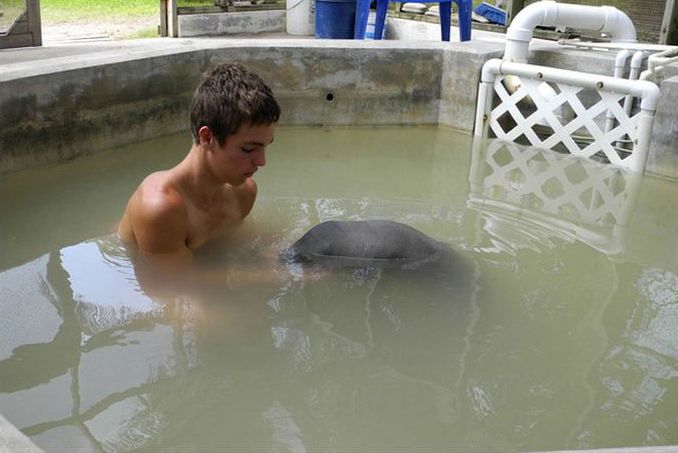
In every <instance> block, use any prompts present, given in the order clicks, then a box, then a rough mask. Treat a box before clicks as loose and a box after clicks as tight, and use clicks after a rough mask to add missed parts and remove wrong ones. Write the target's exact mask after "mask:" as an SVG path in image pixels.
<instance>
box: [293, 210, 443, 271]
mask: <svg viewBox="0 0 678 453" xmlns="http://www.w3.org/2000/svg"><path fill="white" fill-rule="evenodd" d="M451 254H453V251H452V249H451V248H450V247H448V246H447V245H446V244H444V243H442V242H439V241H436V240H435V239H433V238H431V237H429V236H427V235H426V234H424V233H422V232H421V231H419V230H417V229H415V228H412V227H411V226H408V225H405V224H402V223H398V222H393V221H390V220H362V221H338V220H331V221H327V222H323V223H320V224H318V225H316V226H315V227H313V228H311V229H310V230H309V231H308V232H307V233H306V234H304V235H303V236H302V237H301V238H300V239H299V240H298V241H296V242H295V243H294V244H293V245H292V246H291V247H290V248H289V249H288V250H287V251H286V252H285V253H284V257H285V258H286V259H287V260H289V261H292V262H300V263H309V264H317V265H327V266H333V267H384V268H403V269H414V268H418V267H421V266H423V265H426V264H430V263H434V262H437V261H439V260H440V259H441V258H443V257H449V256H450V255H451Z"/></svg>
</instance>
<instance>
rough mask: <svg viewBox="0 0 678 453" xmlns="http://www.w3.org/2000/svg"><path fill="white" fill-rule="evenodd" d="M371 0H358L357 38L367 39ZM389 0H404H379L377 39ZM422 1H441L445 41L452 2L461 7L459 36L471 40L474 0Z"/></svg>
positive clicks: (447, 37)
mask: <svg viewBox="0 0 678 453" xmlns="http://www.w3.org/2000/svg"><path fill="white" fill-rule="evenodd" d="M370 1H371V0H357V7H356V17H355V34H354V36H355V39H365V29H366V28H367V16H368V14H369V12H370ZM389 1H402V0H377V20H376V23H375V26H374V36H375V39H380V38H381V36H382V35H383V32H384V22H385V21H386V10H387V8H388V2H389ZM417 1H418V2H420V3H439V4H440V34H441V35H442V39H443V41H449V40H450V27H451V26H452V24H451V15H452V2H455V3H456V4H457V6H458V7H459V38H460V41H470V40H471V11H472V9H473V3H472V0H439V1H438V0H424V1H422V0H417ZM316 14H317V13H316Z"/></svg>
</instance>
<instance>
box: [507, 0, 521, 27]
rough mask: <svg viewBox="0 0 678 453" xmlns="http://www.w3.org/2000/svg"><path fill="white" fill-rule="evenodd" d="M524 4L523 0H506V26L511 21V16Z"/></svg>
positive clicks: (514, 15)
mask: <svg viewBox="0 0 678 453" xmlns="http://www.w3.org/2000/svg"><path fill="white" fill-rule="evenodd" d="M524 6H525V0H508V2H507V4H506V26H507V27H508V26H509V25H511V22H513V18H514V17H516V15H517V14H518V13H519V12H520V10H521V9H523V7H524Z"/></svg>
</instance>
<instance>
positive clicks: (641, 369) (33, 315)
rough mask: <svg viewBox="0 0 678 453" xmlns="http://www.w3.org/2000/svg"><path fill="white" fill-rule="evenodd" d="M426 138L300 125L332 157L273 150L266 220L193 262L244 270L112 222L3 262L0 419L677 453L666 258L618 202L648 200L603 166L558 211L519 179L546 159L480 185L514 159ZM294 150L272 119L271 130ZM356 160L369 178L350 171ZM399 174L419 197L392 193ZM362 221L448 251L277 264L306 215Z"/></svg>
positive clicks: (658, 220) (249, 444) (50, 438)
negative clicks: (418, 258)
mask: <svg viewBox="0 0 678 453" xmlns="http://www.w3.org/2000/svg"><path fill="white" fill-rule="evenodd" d="M433 131H435V132H436V135H435V137H434V138H431V137H430V136H427V135H425V134H426V133H431V130H429V131H428V132H426V130H424V131H423V132H420V133H421V134H422V137H423V138H422V140H421V141H422V142H426V140H429V142H427V143H429V144H430V146H431V148H432V149H437V150H441V152H440V153H437V152H436V153H433V156H428V157H422V158H421V159H402V156H403V153H405V154H407V153H408V152H409V149H406V150H405V151H401V150H399V149H398V148H394V149H390V153H391V154H390V155H392V156H395V157H394V160H393V161H389V160H388V159H387V158H386V157H385V154H386V150H385V149H379V148H376V149H372V147H373V146H374V143H380V142H382V141H385V142H387V140H386V139H385V138H384V137H381V138H382V139H383V140H381V139H380V140H375V139H374V135H370V134H365V137H364V138H363V140H365V142H364V143H365V145H364V146H363V145H361V144H362V143H363V142H361V140H360V139H359V137H360V134H356V133H355V132H354V131H352V130H347V131H346V132H345V133H344V132H341V131H337V132H332V133H328V132H326V131H318V130H313V129H311V130H308V131H304V132H305V134H306V135H305V137H306V140H308V141H309V142H310V143H311V145H309V146H312V144H313V143H316V142H315V141H317V143H316V145H317V149H323V148H322V147H321V146H320V145H325V147H326V148H327V151H326V152H325V153H322V154H319V155H317V156H315V155H314V157H313V158H309V157H308V155H306V154H304V153H302V152H299V153H298V154H296V155H295V153H294V150H293V149H291V148H286V149H285V152H283V153H280V155H279V156H281V157H277V159H280V161H279V162H276V154H275V153H271V159H270V161H269V164H270V167H271V171H272V173H264V176H262V178H265V177H268V178H269V179H268V180H266V179H264V180H263V181H261V183H260V185H261V187H262V192H261V198H260V200H259V201H258V203H257V206H256V209H255V212H254V217H255V218H254V220H255V221H256V223H257V224H258V225H260V229H258V230H255V231H253V232H251V233H250V234H248V235H245V236H243V237H242V238H240V239H239V240H238V241H235V242H233V241H230V242H224V243H219V244H215V245H214V246H213V247H212V248H211V249H208V250H206V251H204V252H203V253H200V254H198V255H197V257H196V261H197V262H196V266H197V267H198V268H200V269H201V270H203V271H205V272H211V271H217V270H219V269H224V268H226V269H236V268H237V269H242V270H243V272H242V273H241V274H239V275H242V276H243V279H242V281H238V279H236V280H235V281H234V279H232V278H231V280H230V281H226V282H224V281H220V280H213V281H211V283H206V284H202V283H201V284H199V285H198V284H187V283H186V282H178V281H171V280H168V279H167V278H164V277H163V276H162V275H158V274H157V272H153V271H152V270H150V271H149V269H148V268H147V267H146V266H144V264H143V261H141V260H139V259H137V258H136V257H135V256H134V253H132V252H131V251H129V250H127V249H126V248H125V247H124V246H122V244H120V243H119V241H118V240H117V238H116V237H114V236H108V235H104V236H100V237H97V238H95V239H90V240H85V241H81V242H79V243H77V244H75V245H63V246H61V247H59V248H57V249H55V250H54V251H51V252H49V253H46V254H43V255H41V256H38V257H35V258H32V259H30V260H28V261H27V262H24V263H23V264H20V265H17V266H14V267H11V268H8V269H5V270H4V271H2V272H0V303H1V305H0V307H1V309H2V316H1V317H0V329H1V330H0V335H1V336H2V341H0V408H1V410H2V412H3V414H4V415H5V416H6V417H7V418H8V419H9V420H10V421H11V422H12V423H14V424H15V425H17V426H18V427H19V428H20V429H22V430H23V431H24V432H25V433H26V434H27V435H29V436H30V437H31V438H32V439H33V440H34V441H35V442H36V443H38V444H39V445H40V446H42V447H43V448H45V449H46V450H47V451H75V450H76V449H77V448H80V449H82V450H85V451H106V452H125V451H158V450H163V451H196V450H199V449H205V450H206V451H216V450H223V449H224V448H232V449H243V450H255V449H256V450H262V451H294V452H303V451H309V452H310V451H346V450H350V449H354V450H356V451H366V450H377V449H378V450H386V451H390V450H394V449H396V448H398V449H407V450H415V449H418V450H431V451H447V450H450V449H454V448H458V449H460V450H463V451H530V450H532V451H534V450H545V449H563V448H585V447H610V446H620V445H626V446H629V445H665V444H672V443H673V444H675V443H678V438H677V437H676V433H678V413H676V411H675V407H678V336H677V335H676V329H675V328H674V326H675V325H676V322H678V265H675V264H671V263H668V264H667V262H666V261H664V262H660V261H659V260H658V259H656V255H653V254H650V253H648V252H647V251H648V250H650V248H649V247H643V245H644V244H643V243H638V242H637V241H638V238H639V237H640V238H642V237H643V235H648V236H652V239H653V240H657V237H656V236H657V234H654V235H649V234H648V233H647V231H648V228H649V227H648V226H647V224H646V223H643V224H641V227H640V228H639V227H638V226H637V224H635V223H634V217H631V216H630V215H629V213H630V212H634V211H635V212H637V211H638V209H643V208H644V207H643V206H642V204H641V203H638V204H636V205H635V207H634V208H628V207H626V206H628V204H627V203H630V204H631V205H633V203H634V201H635V199H636V197H638V198H639V199H642V193H641V195H638V194H637V193H634V191H638V190H639V189H638V186H637V185H635V183H633V182H631V183H629V182H625V183H623V184H619V183H616V182H615V183H613V184H616V185H615V187H616V188H617V189H619V188H621V190H617V189H614V190H612V193H614V194H615V195H614V196H608V195H603V192H604V189H605V187H607V185H608V183H610V182H611V181H613V180H614V179H615V178H616V176H614V175H613V174H612V173H610V174H607V173H600V172H598V171H597V172H594V173H593V175H592V176H591V178H593V179H595V178H598V177H601V178H602V179H596V181H597V182H595V184H593V183H591V184H592V185H590V187H595V188H596V190H597V191H599V192H600V193H601V195H600V198H599V199H598V201H596V202H595V203H588V204H586V203H584V202H581V205H580V204H577V202H576V201H572V200H570V202H571V203H572V205H573V206H578V207H581V206H586V207H587V208H591V209H592V210H593V211H595V212H597V213H598V214H600V215H598V214H595V215H594V214H591V213H590V212H588V213H587V212H582V213H579V212H575V211H574V210H568V209H565V210H558V209H555V210H553V209H550V208H547V207H548V206H551V202H550V201H548V200H545V201H544V202H542V203H540V202H538V201H536V199H535V198H534V197H533V196H529V193H532V192H530V191H528V190H527V187H528V185H529V184H528V182H529V178H530V177H532V176H535V177H537V176H538V177H541V178H542V183H541V184H532V185H531V186H530V187H532V188H533V189H534V188H535V187H537V188H538V189H539V191H541V192H538V193H542V194H546V193H550V194H553V193H556V192H557V191H556V192H552V190H554V189H553V188H552V187H550V186H549V184H551V183H549V184H547V186H548V187H545V186H544V182H545V181H548V180H553V179H552V178H547V177H546V176H545V175H546V174H547V172H548V168H542V169H537V170H535V171H534V175H533V174H532V173H530V172H528V171H526V170H525V171H523V172H522V176H520V175H519V174H518V173H516V172H512V173H511V172H510V171H507V172H506V173H511V174H510V175H504V177H503V179H502V178H494V179H491V180H490V181H491V183H490V182H488V180H487V179H486V178H485V176H487V175H488V174H493V173H496V171H495V172H492V171H490V170H491V169H492V165H493V164H492V163H491V162H495V163H496V162H497V161H499V162H502V163H503V164H498V163H497V164H496V165H500V166H501V167H506V165H512V164H510V162H511V159H513V160H518V161H520V160H521V159H523V158H524V157H525V156H523V155H521V154H513V153H511V151H507V152H503V151H502V152H500V155H501V157H497V155H496V153H494V152H493V151H492V150H491V149H490V150H489V154H488V155H490V156H492V155H494V156H495V157H490V158H486V157H483V158H480V157H479V155H475V156H474V157H473V162H474V164H473V165H472V166H470V167H469V166H467V165H466V164H464V163H459V160H460V158H459V156H454V155H451V153H449V152H448V149H449V148H450V147H451V146H452V145H455V146H461V145H460V144H459V143H463V140H461V139H458V138H450V136H448V135H446V134H447V133H443V132H441V131H440V130H435V129H433ZM389 133H390V134H394V132H393V131H392V130H391V131H389ZM372 134H376V132H372ZM404 134H405V135H407V136H409V135H411V134H412V131H411V130H410V131H405V132H404ZM347 137H350V138H351V139H356V137H358V139H356V140H357V145H356V147H357V148H358V149H359V152H356V153H355V155H352V154H350V152H349V153H348V154H349V155H347V151H346V149H345V147H343V146H337V147H336V149H335V148H332V147H331V146H328V145H327V143H334V142H335V141H337V140H339V139H342V138H343V139H347ZM403 137H404V136H403ZM403 137H400V138H398V140H404V138H403ZM368 139H369V140H368ZM286 140H289V139H286V136H285V131H284V129H283V131H281V136H280V137H277V138H276V143H279V142H280V143H283V145H284V143H285V142H286ZM339 141H341V140H339ZM396 141H397V140H396ZM388 146H395V145H394V143H393V142H391V143H390V144H389V145H388ZM288 150H289V152H288ZM513 151H514V153H516V152H517V151H515V150H513ZM135 152H139V151H138V150H135ZM417 152H418V153H420V154H421V153H424V152H425V151H422V150H418V151H417ZM484 152H485V151H484ZM285 153H287V154H285ZM371 153H373V154H374V155H375V156H376V155H379V156H380V157H379V159H377V158H376V157H374V162H375V163H376V162H382V160H381V159H383V160H385V163H384V164H383V165H381V166H382V167H384V170H383V172H382V171H381V170H376V169H378V168H381V167H379V166H377V165H376V164H375V165H373V166H369V168H366V169H364V170H363V169H362V167H360V166H359V165H358V164H357V163H358V162H372V160H371V159H372V157H373V154H371ZM501 153H503V154H501ZM507 153H508V154H507ZM529 153H530V154H529V156H531V157H530V158H529V159H527V161H528V163H524V165H523V164H521V165H522V167H521V168H525V167H531V168H533V169H536V167H539V165H541V164H540V162H550V163H552V165H553V166H556V167H557V168H560V170H559V172H561V173H557V174H558V175H560V177H562V175H563V173H562V172H564V173H568V170H567V168H569V165H566V164H565V163H564V162H561V159H562V156H559V155H556V156H553V155H551V154H549V155H543V156H540V157H536V156H538V153H536V152H534V150H529ZM283 155H284V157H283ZM483 159H484V160H483ZM488 159H489V160H488ZM152 160H153V159H149V161H152ZM535 161H536V162H537V163H534V162H535ZM283 162H285V163H283ZM302 162H303V165H304V168H306V169H307V170H308V171H309V174H308V178H304V179H303V180H295V181H294V185H295V187H294V188H293V189H294V190H292V188H287V186H288V185H289V171H290V169H289V168H287V169H282V170H280V173H279V174H276V173H275V169H276V168H279V167H284V166H285V165H289V166H290V167H294V166H295V165H301V163H302ZM483 162H485V163H483ZM488 162H489V163H488ZM455 164H456V167H455ZM107 165H108V164H107ZM342 166H344V167H343V168H342ZM519 166H520V165H518V164H515V166H514V167H515V168H518V167H519ZM441 167H442V168H443V169H444V170H442V169H441ZM328 168H332V169H334V170H337V169H340V170H341V171H343V172H345V173H347V174H351V175H353V176H354V177H355V176H356V173H358V174H360V172H361V171H364V172H365V174H364V175H363V176H365V177H364V178H362V179H361V181H364V183H363V185H362V186H361V192H360V193H356V192H355V190H356V189H355V187H348V186H347V187H343V186H342V185H341V184H335V186H336V187H335V188H334V189H333V190H332V191H329V192H326V189H325V186H326V184H325V181H324V180H325V179H326V178H327V176H321V175H328V174H332V175H334V173H330V172H328V171H327V169H328ZM587 168H588V167H587ZM478 169H482V170H483V171H484V172H485V173H481V174H480V176H479V177H478V174H476V173H475V172H476V171H478ZM113 170H114V169H113ZM113 170H111V169H109V168H108V167H107V169H106V171H107V173H108V172H111V171H113ZM267 170H268V167H267ZM88 171H90V172H91V171H92V166H91V165H90V166H89V167H88ZM579 171H580V170H577V172H579ZM600 171H601V172H602V171H605V170H604V169H601V170H600ZM342 174H343V173H340V174H339V176H336V177H337V178H343V177H344V176H342ZM412 174H416V175H418V178H417V181H416V182H417V183H416V184H411V186H412V187H411V188H409V189H408V188H407V187H403V185H402V184H397V185H396V186H397V187H393V181H394V179H395V180H397V181H410V180H408V179H407V177H408V176H409V175H412ZM313 175H316V176H313ZM367 175H369V177H367ZM469 175H470V178H469V179H470V181H471V187H470V189H469V190H467V191H466V192H464V187H465V186H466V184H467V182H466V181H468V179H467V176H469ZM577 175H580V177H581V178H582V179H581V181H579V183H581V184H580V185H579V187H583V186H585V185H586V184H588V183H587V182H585V180H586V179H587V178H589V176H586V175H585V174H584V173H581V172H580V173H577ZM602 175H605V177H602ZM556 179H558V176H556ZM59 184H63V181H59ZM553 184H555V183H553ZM575 185H577V184H575ZM267 187H268V188H269V190H270V192H266V188H267ZM649 187H652V186H649ZM661 187H662V188H664V187H665V186H661ZM271 188H272V189H271ZM382 189H383V191H382ZM102 190H104V189H103V188H102ZM110 190H116V189H114V188H111V189H110ZM408 190H409V192H408ZM577 190H578V192H577V193H580V194H581V193H584V192H586V190H585V189H581V190H580V189H577ZM577 190H575V192H576V191H577ZM605 190H606V189H605ZM662 190H664V189H662ZM671 190H672V192H671ZM391 191H402V192H399V193H398V195H397V196H396V195H393V193H392V192H391ZM654 194H655V192H649V193H648V195H647V196H646V197H645V200H652V199H654ZM669 194H674V195H675V194H676V189H669ZM559 196H560V197H562V199H565V198H567V197H568V195H565V192H563V193H561V194H560V195H559ZM586 197H587V196H586V195H584V201H591V200H593V198H595V197H594V196H593V195H592V196H591V197H589V198H586ZM547 198H548V197H547ZM570 198H571V197H570ZM551 199H552V198H551ZM556 199H557V197H556ZM601 200H602V201H601ZM123 202H124V199H123V197H121V200H120V203H123ZM646 203H647V201H646ZM33 206H34V208H35V209H36V210H39V209H40V207H39V205H38V204H37V203H36V204H34V205H33ZM639 206H640V208H639ZM540 210H541V211H540ZM603 212H605V213H608V212H609V213H612V214H611V215H613V217H614V221H612V220H610V219H611V218H610V217H609V216H606V214H602V213H603ZM644 212H645V216H644V218H643V219H642V220H643V221H644V222H648V221H649V220H654V221H655V224H656V225H662V228H664V229H661V228H660V229H658V230H653V231H660V232H666V231H671V230H670V228H671V227H670V226H669V227H666V226H665V225H671V223H670V220H671V219H672V218H671V217H662V215H663V214H664V210H662V209H659V210H658V211H657V212H653V211H650V210H648V209H647V208H646V207H645V211H644ZM589 214H591V215H590V216H588V217H587V215H589ZM370 218H388V219H391V220H396V221H400V222H404V223H407V224H410V225H412V226H414V227H416V228H419V229H421V230H422V231H424V232H425V233H427V234H429V235H431V236H432V237H434V238H435V239H438V240H441V241H443V242H446V243H448V244H451V245H452V246H453V247H454V249H455V250H457V252H458V258H459V261H458V262H456V264H455V265H453V266H449V267H443V268H439V269H435V271H434V270H431V269H418V270H398V269H378V268H370V267H367V268H358V269H339V270H336V269H335V270H333V271H332V272H325V271H320V272H318V270H317V269H313V268H305V267H302V266H300V265H287V264H285V263H282V262H280V261H277V260H273V261H272V260H271V257H275V256H276V255H277V254H278V253H279V252H280V251H281V250H284V249H285V248H286V247H287V246H289V245H290V244H291V243H293V242H294V241H295V240H296V239H298V238H299V237H300V236H301V235H302V234H303V233H304V232H305V231H306V230H307V229H308V228H309V227H311V226H313V225H315V224H317V223H320V222H322V221H325V220H332V219H370ZM667 220H668V221H667ZM618 226H621V227H623V228H617V227H618ZM667 228H668V229H667ZM622 230H623V234H618V232H619V231H622ZM660 239H662V240H663V238H660ZM648 244H649V242H648ZM639 250H640V251H641V252H642V253H641V252H639ZM643 253H645V254H643ZM647 263H650V264H647ZM271 271H272V272H271ZM252 276H255V277H256V278H252ZM245 277H247V278H245Z"/></svg>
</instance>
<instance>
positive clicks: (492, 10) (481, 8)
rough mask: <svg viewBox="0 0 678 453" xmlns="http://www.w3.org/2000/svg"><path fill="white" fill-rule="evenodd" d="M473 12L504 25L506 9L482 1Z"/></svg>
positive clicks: (494, 22)
mask: <svg viewBox="0 0 678 453" xmlns="http://www.w3.org/2000/svg"><path fill="white" fill-rule="evenodd" d="M473 12H474V13H476V14H478V15H479V16H483V17H484V18H485V19H487V20H489V21H490V22H492V23H493V24H499V25H506V11H504V10H503V9H500V8H497V7H496V6H493V5H490V4H488V3H485V2H483V3H481V4H480V5H478V6H477V7H476V9H474V10H473Z"/></svg>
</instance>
